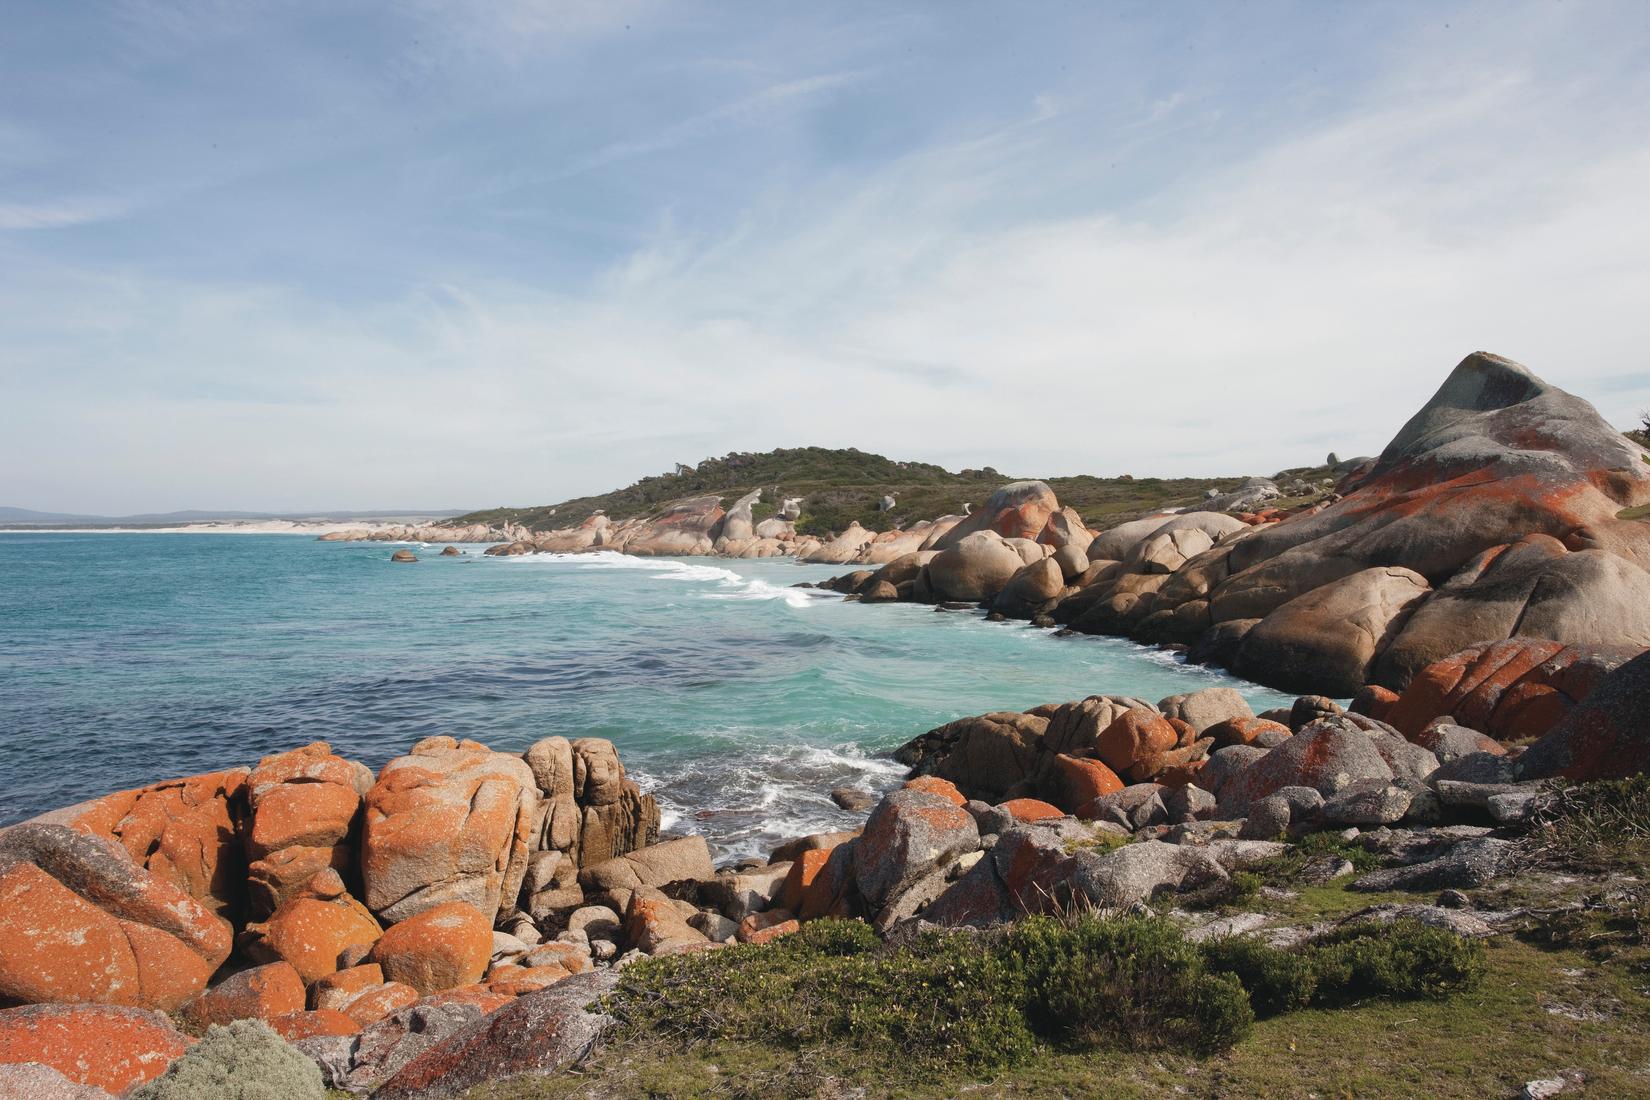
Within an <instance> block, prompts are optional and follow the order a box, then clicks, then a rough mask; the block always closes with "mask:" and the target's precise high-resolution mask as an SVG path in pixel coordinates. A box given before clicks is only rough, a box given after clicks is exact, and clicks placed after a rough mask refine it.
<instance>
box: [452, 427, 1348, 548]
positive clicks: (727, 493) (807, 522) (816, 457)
mask: <svg viewBox="0 0 1650 1100" xmlns="http://www.w3.org/2000/svg"><path fill="white" fill-rule="evenodd" d="M1326 475H1327V471H1326V470H1325V469H1324V468H1322V467H1312V468H1301V469H1294V470H1286V471H1283V472H1282V473H1280V474H1279V475H1278V476H1279V478H1280V479H1283V478H1286V477H1287V478H1290V479H1292V478H1294V477H1297V476H1301V477H1306V478H1307V479H1308V480H1313V479H1315V478H1321V477H1324V476H1326ZM1034 476H1035V475H1009V474H1003V473H999V472H998V471H996V470H994V469H992V468H991V467H989V466H987V467H985V468H983V469H979V470H961V471H958V472H956V473H952V472H951V471H949V470H947V469H945V468H944V467H941V466H935V465H932V464H930V463H926V462H897V461H895V460H893V459H890V458H885V457H883V456H882V455H876V454H868V453H866V452H864V451H860V450H856V449H854V448H852V447H850V448H847V449H846V450H831V449H828V448H825V447H792V448H781V449H779V450H776V451H767V452H764V453H762V454H729V455H726V456H724V457H722V458H707V459H705V460H704V461H703V462H700V463H699V464H698V465H696V466H678V467H677V468H676V470H675V471H674V472H672V473H668V474H660V475H658V476H656V477H644V478H642V479H641V480H640V481H638V482H636V483H635V484H634V485H629V486H626V487H625V488H623V489H617V490H615V491H613V492H611V493H604V494H602V495H600V496H589V497H578V498H576V499H574V500H566V501H562V502H561V503H559V504H554V505H543V506H540V507H532V508H493V509H490V510H488V511H483V512H472V513H470V514H469V515H466V516H460V517H458V519H456V520H454V521H453V522H455V523H501V522H504V521H509V522H511V523H519V524H522V525H524V526H526V527H528V528H530V529H532V530H535V531H544V530H549V529H551V528H555V527H566V526H570V525H572V524H575V523H578V522H579V521H580V520H582V519H584V518H585V517H586V516H588V515H590V513H592V512H594V511H595V510H597V509H598V508H600V509H603V510H605V511H606V512H607V514H608V515H609V516H611V517H613V518H614V519H616V520H623V519H628V518H630V517H631V516H636V515H646V514H649V513H651V512H655V511H658V510H659V509H660V508H661V507H663V506H664V505H666V504H668V503H670V502H671V501H674V500H680V499H682V498H684V497H694V496H707V495H711V496H719V497H721V498H723V501H724V503H731V502H732V501H733V500H734V499H736V498H738V497H740V496H742V495H744V494H745V493H748V492H750V491H751V490H752V489H761V490H762V491H763V492H762V503H761V504H760V505H758V507H757V508H756V517H757V518H758V519H761V518H763V517H764V516H767V515H771V514H772V513H773V512H774V510H775V509H776V508H777V507H778V505H779V502H780V500H781V499H782V498H784V497H801V498H802V499H803V505H802V518H801V520H800V521H798V523H797V528H798V530H800V531H802V532H803V533H804V534H817V535H823V534H827V533H829V532H833V531H840V530H842V529H843V528H845V527H847V526H848V524H849V523H851V522H853V521H854V520H858V521H859V522H860V523H862V524H864V525H866V526H867V527H874V528H877V529H883V528H886V527H887V526H888V525H889V517H888V516H885V515H883V514H881V513H880V512H878V510H877V504H878V502H879V501H880V500H881V499H882V497H883V495H884V494H887V493H893V494H894V495H895V497H896V499H897V505H896V507H895V508H894V511H893V513H892V516H893V518H895V519H898V520H901V521H903V522H904V523H907V524H909V523H914V522H917V521H919V520H924V519H933V518H934V517H936V516H942V515H948V514H954V513H958V512H961V511H962V509H963V505H964V504H970V503H971V504H974V505H976V506H978V505H979V504H981V503H983V502H984V501H985V498H986V497H987V496H989V495H990V493H991V491H992V490H993V489H995V488H997V487H998V486H999V485H1002V484H1004V483H1005V482H1009V481H1016V480H1021V479H1022V478H1023V477H1034ZM1044 480H1046V481H1047V482H1048V483H1049V485H1050V486H1052V487H1053V489H1054V491H1055V493H1056V494H1058V495H1059V497H1060V501H1061V503H1062V504H1068V505H1070V506H1071V507H1073V508H1076V509H1077V510H1078V512H1080V513H1081V514H1082V516H1083V518H1084V519H1085V520H1086V521H1087V522H1088V523H1090V524H1091V525H1094V526H1111V525H1113V524H1116V523H1121V522H1122V521H1124V520H1127V519H1133V518H1135V517H1137V516H1140V515H1144V514H1146V513H1149V512H1152V511H1156V510H1158V509H1160V508H1165V507H1178V506H1181V505H1187V504H1193V503H1196V502H1197V501H1199V500H1202V499H1203V497H1204V494H1205V492H1206V490H1209V489H1216V490H1218V491H1221V492H1226V491H1229V490H1231V489H1234V488H1236V487H1237V486H1238V485H1240V484H1242V482H1243V478H1242V477H1209V478H1132V477H1128V476H1123V477H1110V478H1103V477H1088V476H1080V477H1052V478H1046V479H1044Z"/></svg>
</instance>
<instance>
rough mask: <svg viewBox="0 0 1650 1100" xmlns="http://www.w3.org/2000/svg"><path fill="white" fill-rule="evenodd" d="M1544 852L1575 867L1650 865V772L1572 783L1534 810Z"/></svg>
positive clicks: (1640, 868)
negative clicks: (1649, 773)
mask: <svg viewBox="0 0 1650 1100" xmlns="http://www.w3.org/2000/svg"><path fill="white" fill-rule="evenodd" d="M1533 823H1534V832H1535V841H1536V845H1537V851H1538V853H1539V855H1540V857H1541V858H1542V859H1543V860H1544V861H1546V862H1548V863H1550V864H1552V865H1555V866H1561V867H1564V868H1566V869H1569V870H1582V871H1606V870H1628V871H1633V872H1635V873H1638V872H1643V871H1645V870H1646V869H1647V868H1650V776H1645V775H1636V776H1633V777H1632V778H1630V779H1615V780H1601V781H1598V782H1593V783H1579V784H1566V783H1563V782H1562V781H1560V782H1559V783H1557V784H1556V785H1555V786H1554V788H1553V789H1552V790H1551V791H1549V792H1548V793H1547V794H1546V795H1545V796H1544V797H1543V798H1542V799H1541V800H1540V802H1539V803H1538V804H1537V807H1536V810H1535V813H1534V815H1533Z"/></svg>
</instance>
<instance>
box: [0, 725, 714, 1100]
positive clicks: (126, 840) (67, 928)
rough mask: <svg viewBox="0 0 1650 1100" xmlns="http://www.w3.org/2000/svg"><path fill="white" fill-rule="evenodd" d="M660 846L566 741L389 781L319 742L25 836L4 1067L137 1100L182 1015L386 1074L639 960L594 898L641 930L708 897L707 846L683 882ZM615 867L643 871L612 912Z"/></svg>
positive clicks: (16, 847)
mask: <svg viewBox="0 0 1650 1100" xmlns="http://www.w3.org/2000/svg"><path fill="white" fill-rule="evenodd" d="M658 828H659V812H658V808H657V806H656V805H655V803H654V801H653V799H652V797H651V796H648V795H644V794H643V793H642V792H641V791H640V789H639V788H638V787H637V786H636V784H635V783H634V782H633V781H631V780H630V779H628V778H627V777H626V775H625V771H624V767H623V765H622V764H621V763H620V762H619V758H618V754H617V752H616V751H615V750H614V748H613V746H612V744H611V743H610V742H607V741H603V740H600V739H595V738H582V739H578V740H572V741H569V740H568V739H566V738H561V737H548V738H545V739H543V740H541V741H539V742H538V743H536V744H535V745H533V746H532V747H531V748H530V749H528V751H527V752H526V753H525V754H521V755H514V754H510V753H503V752H494V751H492V750H491V749H489V748H487V746H485V745H482V744H479V743H477V742H474V741H456V740H454V739H453V738H450V737H430V738H426V739H424V740H423V741H420V742H419V743H418V744H416V745H414V746H413V747H412V750H411V751H410V752H409V753H408V754H407V755H405V756H401V757H397V758H396V759H394V760H392V761H390V762H389V763H388V764H386V765H385V766H384V768H383V769H382V770H381V771H380V772H379V773H378V775H377V776H376V777H375V776H374V775H373V774H372V772H371V771H369V770H368V769H367V768H365V767H364V766H363V765H361V764H359V763H357V762H354V761H350V760H347V759H344V758H343V757H340V756H338V755H336V754H335V753H333V752H332V750H331V748H330V746H328V745H327V744H325V743H323V742H317V743H314V744H310V745H306V746H303V747H302V748H298V749H294V750H292V751H290V752H284V753H278V754H275V755H272V756H267V757H265V758H263V759H262V760H260V761H259V762H258V764H257V766H256V767H254V768H252V769H250V770H248V769H239V770H235V771H228V772H218V773H212V774H209V775H201V776H191V777H189V778H186V779H181V780H172V781H168V782H164V783H158V784H155V785H153V786H150V787H145V788H141V789H139V790H134V791H123V792H120V793H117V794H113V795H109V796H106V797H104V798H101V799H98V800H96V801H93V802H89V803H85V804H83V805H80V806H75V807H71V808H69V809H67V810H61V811H56V812H54V813H52V814H48V815H45V816H44V817H42V818H39V819H36V820H34V821H31V822H25V823H23V824H21V825H17V826H13V827H11V828H9V829H6V830H3V831H0V1006H18V1007H0V1066H9V1065H12V1064H21V1063H24V1062H31V1063H32V1062H39V1063H41V1064H42V1067H43V1068H41V1069H40V1070H39V1071H36V1070H34V1069H31V1070H29V1071H28V1072H30V1073H36V1075H37V1076H38V1075H39V1073H44V1072H55V1073H58V1074H60V1075H62V1076H63V1077H64V1078H66V1080H67V1081H68V1082H69V1083H70V1084H73V1085H77V1086H87V1087H92V1088H97V1089H103V1090H106V1091H107V1092H117V1093H118V1092H120V1091H122V1090H124V1089H126V1088H128V1087H130V1086H132V1085H134V1084H137V1083H139V1082H142V1081H146V1080H149V1079H151V1078H154V1077H156V1076H157V1075H158V1074H160V1073H161V1072H162V1071H163V1070H165V1069H166V1067H167V1066H168V1065H169V1064H170V1063H171V1062H172V1061H173V1060H175V1059H176V1058H177V1057H178V1056H179V1055H180V1054H181V1053H182V1052H183V1051H184V1050H185V1049H186V1048H187V1047H188V1045H189V1042H190V1039H189V1037H188V1036H187V1035H185V1034H183V1033H181V1032H179V1031H177V1030H176V1029H175V1027H174V1025H173V1024H172V1023H170V1022H169V1021H168V1020H167V1019H166V1017H164V1016H162V1015H160V1013H175V1014H176V1017H177V1019H178V1020H179V1021H180V1022H181V1023H182V1024H183V1025H184V1026H185V1027H186V1028H188V1029H191V1030H192V1031H195V1032H201V1031H205V1030H206V1029H209V1028H212V1027H214V1026H221V1025H228V1024H231V1023H234V1022H235V1021H239V1020H261V1021H264V1022H266V1023H268V1024H269V1025H270V1026H271V1027H272V1028H274V1030H275V1032H276V1033H277V1034H279V1035H280V1036H283V1037H284V1038H285V1039H287V1040H291V1041H294V1042H301V1043H309V1044H322V1045H325V1044H328V1043H331V1044H332V1045H333V1046H334V1047H337V1046H338V1044H344V1045H345V1046H347V1047H348V1048H349V1051H350V1053H349V1058H350V1059H351V1064H352V1066H353V1065H354V1063H355V1062H356V1061H360V1062H361V1063H363V1064H365V1063H366V1062H371V1063H372V1064H373V1066H374V1067H375V1068H374V1072H376V1071H377V1070H378V1069H382V1068H383V1064H384V1059H383V1058H382V1057H379V1056H378V1055H376V1054H374V1053H373V1049H374V1048H370V1047H369V1048H368V1049H365V1050H363V1047H362V1044H363V1043H365V1042H367V1040H366V1039H365V1038H364V1036H366V1035H367V1033H368V1032H369V1031H371V1029H373V1028H374V1027H377V1026H378V1025H380V1024H381V1023H382V1022H383V1021H386V1020H391V1019H394V1018H396V1017H397V1015H398V1014H403V1013H407V1012H418V1011H421V1010H422V1009H424V1008H432V1006H440V1005H448V1004H462V1005H464V1006H466V1007H465V1009H464V1013H463V1014H467V1018H470V1019H480V1018H481V1017H483V1016H485V1015H486V1013H488V1012H491V1011H493V1010H495V1009H498V1008H499V1007H501V1006H502V1005H505V1004H508V1003H510V1001H511V1000H512V999H513V998H516V997H518V996H527V995H532V994H536V993H537V991H540V990H546V989H548V988H549V987H551V986H553V985H555V984H556V983H558V982H560V981H562V980H564V979H568V978H570V977H573V976H574V975H578V974H585V973H589V972H590V971H591V970H592V969H594V967H595V966H596V963H597V962H598V961H599V960H612V959H614V958H616V957H617V956H618V954H619V953H620V946H619V945H620V943H624V945H625V946H626V947H629V946H630V942H629V941H628V940H627V939H625V937H624V934H623V929H622V928H621V922H620V918H619V917H618V915H617V913H613V914H612V919H611V920H610V921H607V922H603V921H602V920H600V919H597V918H596V917H594V916H593V915H592V914H591V913H589V912H588V910H590V909H591V908H592V907H591V906H587V905H586V904H585V902H586V897H585V889H586V885H590V886H591V888H592V889H593V890H594V891H595V897H594V898H593V899H592V900H593V901H596V902H598V903H603V902H605V903H618V904H620V911H627V909H628V907H629V906H630V904H631V902H632V901H634V900H637V899H641V900H646V899H648V898H651V897H653V896H654V895H655V894H656V890H655V889H654V888H655V887H656V886H658V885H666V884H668V883H669V882H671V881H674V880H675V879H676V878H677V877H678V876H677V874H676V871H678V870H681V871H682V875H681V876H680V877H684V878H686V877H692V878H700V877H704V878H708V877H710V871H709V853H708V850H706V849H705V848H704V842H703V840H700V839H699V838H690V841H691V842H692V843H696V844H697V845H698V855H699V859H698V860H697V861H693V860H690V861H688V863H687V865H686V869H685V870H683V865H682V864H681V862H680V861H677V862H676V863H672V862H671V861H670V860H669V859H666V858H664V856H665V855H666V854H668V853H669V852H670V851H671V850H672V848H671V845H672V844H677V845H679V844H680V842H668V843H666V844H657V843H655V842H656V841H657V839H658ZM619 864H624V865H625V866H626V867H636V868H641V870H640V871H637V872H634V873H633V874H632V875H631V876H630V878H629V879H627V880H626V885H625V886H624V887H623V888H622V889H620V888H616V889H613V890H610V889H607V883H608V880H609V879H612V878H614V877H615V876H614V874H613V869H614V868H615V867H616V866H617V865H619ZM701 864H702V866H701ZM701 872H702V873H701ZM581 879H582V881H581ZM581 911H585V915H584V916H583V918H580V917H579V913H580V912H581ZM601 912H602V913H611V912H612V911H610V910H605V909H603V910H601ZM694 934H695V935H696V936H700V940H701V942H708V941H704V939H703V937H702V936H701V935H700V934H699V933H697V932H695V933H694ZM587 1000H588V999H587ZM581 1014H582V1005H581V1006H580V1007H579V1008H577V1009H574V1008H568V1009H566V1011H565V1012H562V1013H561V1015H565V1016H566V1017H567V1020H568V1021H569V1023H568V1025H567V1026H569V1027H574V1026H582V1025H576V1024H575V1023H573V1022H572V1021H575V1020H576V1019H577V1018H579V1017H580V1016H581ZM552 1015H554V1014H552ZM373 1042H377V1039H376V1038H375V1039H374V1040H373ZM569 1056H571V1055H569ZM409 1058H410V1055H409ZM357 1068H358V1067H357ZM369 1076H370V1074H369ZM386 1076H388V1075H386ZM22 1079H23V1078H21V1077H19V1078H18V1080H22ZM360 1079H365V1077H361V1078H360ZM0 1083H3V1082H0ZM419 1095H424V1093H419ZM430 1095H434V1093H431V1094H430Z"/></svg>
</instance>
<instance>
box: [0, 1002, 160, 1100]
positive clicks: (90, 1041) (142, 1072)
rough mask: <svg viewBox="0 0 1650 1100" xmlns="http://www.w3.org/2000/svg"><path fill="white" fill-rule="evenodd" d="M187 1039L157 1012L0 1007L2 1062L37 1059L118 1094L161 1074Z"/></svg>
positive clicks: (112, 1008)
mask: <svg viewBox="0 0 1650 1100" xmlns="http://www.w3.org/2000/svg"><path fill="white" fill-rule="evenodd" d="M188 1049H189V1040H188V1038H187V1037H185V1036H184V1035H183V1034H182V1033H181V1032H179V1031H178V1030H177V1029H176V1028H174V1027H173V1026H172V1024H171V1022H170V1021H168V1020H167V1019H166V1017H165V1016H162V1015H161V1014H160V1013H158V1012H150V1011H146V1010H144V1009H139V1008H123V1007H117V1006H114V1005H65V1004H37V1005H24V1006H23V1007H22V1008H8V1009H0V1063H5V1064H11V1065H15V1064H18V1063H23V1062H38V1063H40V1064H41V1065H44V1066H50V1067H51V1068H52V1069H55V1070H56V1071H57V1072H59V1073H61V1074H62V1075H63V1076H64V1077H67V1078H68V1079H69V1080H70V1081H73V1082H75V1083H76V1084H80V1085H91V1086H92V1087H94V1088H100V1089H105V1090H107V1091H109V1092H112V1093H115V1094H117V1095H118V1094H120V1093H123V1092H125V1091H126V1090H127V1089H128V1088H130V1087H132V1086H133V1085H137V1084H141V1083H143V1082H144V1081H149V1080H152V1079H153V1078H155V1077H158V1076H160V1075H161V1073H163V1072H164V1071H165V1070H166V1067H167V1066H169V1065H171V1064H172V1060H173V1059H175V1058H177V1057H179V1056H180V1055H182V1054H183V1052H184V1051H186V1050H188Z"/></svg>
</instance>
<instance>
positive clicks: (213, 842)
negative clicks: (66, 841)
mask: <svg viewBox="0 0 1650 1100" xmlns="http://www.w3.org/2000/svg"><path fill="white" fill-rule="evenodd" d="M245 788H246V769H245V768H234V769H231V770H229V771H222V772H209V773H207V774H205V775H192V776H188V777H187V778H184V779H169V780H166V781H165V782H161V783H155V784H153V785H151V786H148V787H142V788H139V789H138V790H132V791H120V792H118V793H116V794H111V795H106V796H104V797H103V798H99V799H96V800H95V801H93V802H89V803H86V804H85V805H84V806H81V807H76V812H75V813H74V814H73V816H72V817H71V818H70V819H69V820H67V821H62V822H55V823H61V824H67V825H69V826H70V827H72V828H74V829H76V830H77V831H79V832H82V833H87V834H89V835H91V836H95V837H99V838H101V839H104V840H110V841H113V842H115V843H116V844H119V845H120V846H121V847H122V848H124V849H125V850H126V851H127V853H129V854H130V855H131V857H132V861H133V862H134V863H136V864H137V865H138V866H139V867H142V868H143V869H144V870H146V871H148V872H149V873H150V874H152V875H155V876H156V877H158V878H160V879H162V880H163V881H166V882H169V883H171V884H172V885H173V886H176V887H177V888H178V889H180V890H182V891H183V892H184V893H186V894H188V895H189V896H190V897H193V898H194V899H195V900H197V901H199V902H200V903H201V904H203V905H205V906H206V907H207V908H208V909H210V910H211V911H212V912H213V913H215V914H216V915H217V916H220V917H222V918H224V919H225V920H228V921H231V922H234V921H236V920H237V919H239V918H240V916H241V914H242V913H243V912H244V911H245V908H246V897H245V890H244V886H243V883H244V880H245V875H246V859H245V856H244V855H243V853H242V850H241V832H242V831H243V829H244V824H245V818H246V793H245Z"/></svg>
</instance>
